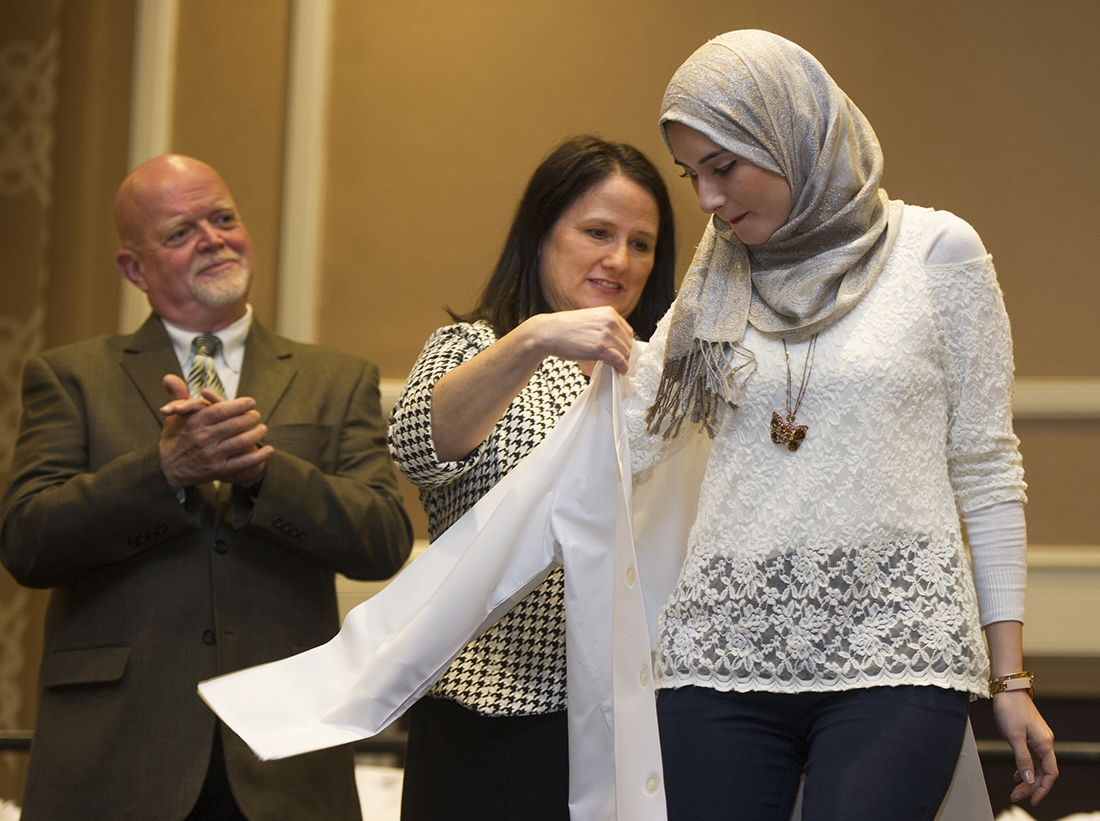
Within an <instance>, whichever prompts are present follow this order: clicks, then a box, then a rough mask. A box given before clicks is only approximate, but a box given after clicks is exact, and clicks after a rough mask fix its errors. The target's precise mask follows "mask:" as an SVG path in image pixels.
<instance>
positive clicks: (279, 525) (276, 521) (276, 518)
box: [271, 516, 283, 527]
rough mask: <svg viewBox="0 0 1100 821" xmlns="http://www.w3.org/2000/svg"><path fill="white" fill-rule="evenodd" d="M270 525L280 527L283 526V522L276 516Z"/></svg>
mask: <svg viewBox="0 0 1100 821" xmlns="http://www.w3.org/2000/svg"><path fill="white" fill-rule="evenodd" d="M271 524H272V525H274V526H275V527H282V526H283V520H282V518H281V517H278V516H276V517H275V518H274V519H272V520H271Z"/></svg>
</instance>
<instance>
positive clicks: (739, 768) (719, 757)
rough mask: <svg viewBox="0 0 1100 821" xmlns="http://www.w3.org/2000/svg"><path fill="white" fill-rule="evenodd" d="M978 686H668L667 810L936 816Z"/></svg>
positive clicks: (664, 716) (711, 818)
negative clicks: (748, 689)
mask: <svg viewBox="0 0 1100 821" xmlns="http://www.w3.org/2000/svg"><path fill="white" fill-rule="evenodd" d="M969 700H970V697H969V695H968V694H967V693H963V692H960V691H957V690H945V689H942V688H939V687H871V688H867V689H860V690H846V691H842V692H832V693H797V694H785V693H761V692H752V693H733V692H730V693H724V692H719V691H717V690H712V689H709V688H705V687H682V688H680V689H677V690H660V691H659V693H658V696H657V716H658V721H659V723H660V729H661V753H662V757H663V759H664V768H665V793H666V795H667V798H668V810H669V812H668V817H669V821H703V820H704V819H705V821H722V819H730V821H734V819H736V821H788V819H789V818H790V814H791V810H792V809H793V807H794V802H795V798H796V796H797V792H798V785H799V781H800V780H801V778H802V774H803V773H805V774H806V786H805V792H804V793H803V800H802V818H803V821H931V819H933V818H935V815H936V812H937V810H938V809H939V806H940V803H941V802H942V801H943V797H944V796H945V795H946V794H947V789H948V787H949V786H950V785H951V777H952V775H953V774H954V771H955V764H956V762H957V761H958V757H959V750H960V749H961V747H962V741H963V736H964V734H965V731H966V718H967V706H968V704H969Z"/></svg>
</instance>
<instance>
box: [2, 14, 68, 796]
mask: <svg viewBox="0 0 1100 821" xmlns="http://www.w3.org/2000/svg"><path fill="white" fill-rule="evenodd" d="M58 9H59V7H58V6H57V5H56V4H42V6H41V7H39V9H38V14H39V17H38V18H37V19H34V18H30V19H28V18H27V16H26V12H24V16H23V17H22V19H18V20H16V22H17V23H22V24H23V25H22V26H18V25H17V26H13V27H12V29H13V33H12V34H11V35H9V38H8V39H6V40H4V41H0V226H2V227H0V259H3V260H4V274H3V278H4V282H3V291H4V300H3V303H2V305H3V307H2V308H0V483H3V484H6V479H7V472H8V468H9V465H10V461H11V454H12V448H13V445H14V443H15V437H16V433H17V430H18V425H19V412H20V406H19V378H20V375H21V373H22V370H23V363H24V362H25V361H26V359H27V357H28V356H30V355H31V354H32V353H34V352H35V351H37V350H39V349H40V348H41V347H42V327H43V319H44V316H45V308H44V301H45V291H46V283H47V280H48V272H47V268H46V262H45V260H46V246H47V243H48V240H49V236H48V228H47V226H48V216H49V210H50V204H51V201H52V195H51V183H52V164H51V154H52V150H53V142H54V123H53V116H54V110H55V106H56V100H57V73H58V46H59V41H60V35H59V30H58V20H57V17H58V14H57V12H58ZM40 601H41V597H38V596H35V595H33V594H32V593H31V591H28V590H24V589H22V588H20V587H19V586H17V585H16V584H15V583H14V582H13V581H12V579H11V578H10V577H8V576H7V575H6V574H4V573H2V572H0V727H3V728H18V727H22V726H26V725H27V724H28V723H29V721H30V716H29V715H28V712H29V710H28V707H29V706H30V705H28V699H29V695H30V694H29V692H28V690H29V688H30V682H31V681H33V674H34V671H31V670H28V669H27V668H28V658H27V656H28V653H27V642H28V637H29V633H30V630H31V629H33V628H32V622H35V623H36V622H37V621H39V620H40V618H41V615H40V612H39V611H40V608H39V607H36V606H34V605H36V604H39V603H40ZM23 765H24V760H23V757H21V756H17V755H5V756H0V795H4V794H12V797H17V794H16V793H17V791H18V789H17V782H18V779H19V778H20V777H21V771H22V767H23Z"/></svg>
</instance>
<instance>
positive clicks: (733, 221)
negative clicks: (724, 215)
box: [726, 211, 749, 225]
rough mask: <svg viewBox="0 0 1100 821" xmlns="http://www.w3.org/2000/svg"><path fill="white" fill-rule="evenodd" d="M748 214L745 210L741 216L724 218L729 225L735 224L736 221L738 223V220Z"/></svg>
mask: <svg viewBox="0 0 1100 821" xmlns="http://www.w3.org/2000/svg"><path fill="white" fill-rule="evenodd" d="M748 215H749V212H748V211H746V212H745V213H744V214H742V215H741V216H739V217H734V218H733V219H731V220H726V222H728V223H729V224H730V225H737V223H739V222H740V221H741V220H743V219H744V218H745V217H747V216H748Z"/></svg>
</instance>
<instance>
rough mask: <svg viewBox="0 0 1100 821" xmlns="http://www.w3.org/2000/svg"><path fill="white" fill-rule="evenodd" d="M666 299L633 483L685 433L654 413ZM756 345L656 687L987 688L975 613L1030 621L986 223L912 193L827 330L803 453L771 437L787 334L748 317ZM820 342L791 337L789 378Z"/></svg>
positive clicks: (635, 398) (1008, 389)
mask: <svg viewBox="0 0 1100 821" xmlns="http://www.w3.org/2000/svg"><path fill="white" fill-rule="evenodd" d="M670 316H671V311H670V312H669V315H668V316H666V317H665V319H664V320H662V322H661V324H660V325H659V326H658V328H657V332H656V334H655V335H654V337H653V340H652V343H651V344H650V346H649V349H648V350H647V352H646V353H645V354H643V356H642V358H641V360H640V361H639V363H638V366H637V369H636V371H635V375H634V377H633V380H632V381H631V383H630V385H629V387H628V388H627V391H626V402H627V407H628V424H629V427H630V442H631V449H632V452H633V458H634V471H635V480H636V481H644V478H645V471H646V469H647V468H648V467H650V466H652V465H653V464H655V463H656V462H657V461H659V460H660V459H662V458H664V457H665V456H667V455H668V454H669V453H670V452H671V451H672V450H673V449H675V447H676V444H677V443H675V442H674V443H667V442H662V441H661V440H660V439H659V437H654V436H652V435H650V434H648V433H646V432H645V425H644V421H643V417H644V415H645V410H646V408H648V406H649V404H650V403H651V402H652V399H653V396H654V394H655V391H656V386H657V382H658V380H659V378H660V373H661V366H662V359H663V353H664V340H665V338H666V335H667V331H668V320H669V318H670ZM744 344H745V347H747V348H748V349H750V350H751V351H753V352H754V353H755V356H756V360H757V369H756V372H755V373H754V374H753V375H752V376H751V377H750V379H749V381H748V385H747V389H746V393H745V395H744V397H743V400H742V401H741V403H740V405H739V407H738V408H737V409H730V408H728V407H726V408H724V412H723V413H722V415H721V417H720V419H719V430H718V432H717V434H716V436H715V438H714V441H713V443H712V450H711V457H710V460H709V462H708V465H707V473H706V478H705V480H704V484H703V490H702V496H701V499H700V503H699V511H698V516H697V519H696V522H695V525H694V527H693V529H692V531H691V535H690V538H689V543H688V556H687V560H686V562H685V564H684V566H683V568H682V570H681V573H680V577H679V580H678V584H677V587H676V590H675V592H674V593H673V595H672V597H671V598H670V599H669V601H668V603H667V604H666V606H665V608H664V611H663V613H662V616H661V622H660V628H659V638H658V642H659V646H658V650H657V657H656V675H657V680H658V685H659V686H660V687H666V688H668V687H679V686H683V685H688V684H695V685H700V686H705V687H713V688H716V689H720V690H766V691H772V692H800V691H825V690H844V689H851V688H857V687H868V686H875V685H892V684H929V685H937V686H941V687H947V688H952V689H958V690H964V691H969V692H971V693H976V694H979V695H985V694H986V693H987V692H988V685H987V677H988V659H987V656H986V651H985V648H984V645H983V642H982V637H981V624H983V623H988V622H990V621H996V620H1000V619H1021V620H1022V590H1023V573H1024V568H1023V549H1024V547H1025V545H1024V543H1023V536H1022V531H1023V528H1022V513H1021V512H1020V511H1021V510H1022V503H1023V502H1024V500H1025V497H1024V488H1025V485H1024V482H1023V469H1022V467H1021V460H1020V455H1019V452H1018V450H1017V445H1018V440H1017V439H1016V437H1015V436H1014V434H1013V432H1012V417H1011V396H1012V343H1011V338H1010V335H1009V327H1008V318H1007V315H1006V314H1005V310H1004V304H1003V301H1002V298H1001V292H1000V289H999V287H998V285H997V281H996V276H995V273H994V270H993V264H992V261H991V260H990V258H989V256H988V255H987V254H986V253H985V249H984V248H983V247H982V245H981V241H980V240H979V239H978V237H977V234H976V233H975V232H974V230H973V229H972V228H971V227H970V226H969V225H967V224H966V223H965V222H963V221H962V220H960V219H959V218H957V217H955V216H953V215H951V214H948V213H946V212H936V211H931V210H929V209H924V208H917V207H914V206H906V208H905V211H904V216H903V221H902V225H901V229H900V232H899V236H898V239H897V242H896V244H895V247H894V250H893V251H892V253H891V256H890V259H889V262H888V264H887V266H886V268H885V270H884V271H883V272H882V274H881V275H880V277H879V279H878V281H877V282H876V283H875V285H874V286H873V287H872V288H871V290H870V291H869V292H868V294H867V295H866V296H865V297H864V298H863V300H862V301H861V302H860V304H859V305H858V306H857V307H856V308H855V309H854V310H853V311H852V312H851V313H850V314H848V315H847V316H846V317H844V318H843V319H841V320H840V321H839V322H837V323H836V324H835V325H833V326H831V327H829V328H828V329H827V330H825V331H824V332H822V333H821V334H820V336H819V338H818V343H817V351H816V356H815V358H814V361H813V368H812V371H811V374H810V377H809V382H808V385H807V388H806V393H805V398H804V400H803V402H802V406H801V408H800V410H799V411H798V417H797V424H800V425H802V424H804V425H808V426H809V431H808V433H807V435H806V439H805V441H804V442H803V443H802V446H801V447H800V448H799V449H798V450H797V451H796V452H790V451H788V450H787V449H786V448H785V447H781V446H779V445H776V444H774V443H773V442H772V441H771V438H770V421H771V417H772V412H773V411H779V412H780V414H781V415H784V414H785V401H786V394H787V369H786V366H785V364H784V354H783V345H782V342H781V341H780V339H779V338H776V337H769V336H765V335H763V334H761V333H759V332H757V331H756V330H755V329H753V328H751V327H750V328H749V330H748V333H747V335H746V337H745V340H744ZM808 346H809V343H808V342H803V343H800V344H788V346H787V347H788V350H789V351H790V362H791V373H792V392H793V393H797V391H798V384H799V381H800V379H801V375H802V370H803V362H804V360H805V357H806V354H807V350H808ZM686 427H687V426H685V428H686ZM988 511H1000V512H1002V513H1007V518H1008V521H1009V522H1010V524H1011V525H1012V526H1011V527H1009V530H1015V531H1016V532H1018V533H1019V538H1017V539H1016V540H1015V542H1014V543H1013V544H1011V545H1010V546H1009V547H1007V548H1005V549H1004V551H1001V549H1000V547H999V546H995V547H994V549H987V548H986V546H984V545H983V546H982V549H981V550H978V545H974V556H975V572H976V573H977V574H978V576H979V578H980V580H981V582H980V587H981V589H982V594H983V595H982V610H983V616H984V620H980V619H979V609H978V597H977V596H976V594H975V586H974V578H973V576H972V573H971V566H970V562H969V561H968V559H967V555H966V552H965V549H964V546H963V540H962V537H961V533H960V522H959V514H960V512H961V513H962V514H963V516H964V517H967V516H970V515H974V514H977V519H978V520H979V521H980V520H981V517H982V516H983V515H984V514H985V513H986V512H988ZM1017 519H1018V520H1019V527H1018V528H1016V527H1015V523H1016V521H1017ZM977 530H978V528H977V527H976V526H972V527H971V541H972V542H973V541H974V535H975V533H976V532H977Z"/></svg>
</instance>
